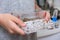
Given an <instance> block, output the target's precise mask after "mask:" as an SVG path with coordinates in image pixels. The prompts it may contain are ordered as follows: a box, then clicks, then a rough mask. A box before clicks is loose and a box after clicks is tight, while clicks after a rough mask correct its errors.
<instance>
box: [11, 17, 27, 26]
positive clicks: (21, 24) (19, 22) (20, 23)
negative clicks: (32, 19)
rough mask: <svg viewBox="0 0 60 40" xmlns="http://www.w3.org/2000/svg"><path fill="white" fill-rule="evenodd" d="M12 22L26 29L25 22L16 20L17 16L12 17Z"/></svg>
mask: <svg viewBox="0 0 60 40" xmlns="http://www.w3.org/2000/svg"><path fill="white" fill-rule="evenodd" d="M11 20H12V21H13V22H15V23H17V24H18V25H19V26H22V27H24V26H25V25H26V24H24V22H23V21H22V20H20V19H18V18H16V17H15V16H11Z"/></svg>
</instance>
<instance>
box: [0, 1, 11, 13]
mask: <svg viewBox="0 0 60 40" xmlns="http://www.w3.org/2000/svg"><path fill="white" fill-rule="evenodd" d="M9 11H10V9H9V0H0V13H7V12H9Z"/></svg>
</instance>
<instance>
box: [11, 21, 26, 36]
mask: <svg viewBox="0 0 60 40" xmlns="http://www.w3.org/2000/svg"><path fill="white" fill-rule="evenodd" d="M10 28H11V29H12V30H13V31H14V32H15V33H18V34H20V35H24V34H25V33H24V31H23V30H22V29H21V28H19V27H18V26H17V25H16V24H15V23H14V22H12V21H10Z"/></svg>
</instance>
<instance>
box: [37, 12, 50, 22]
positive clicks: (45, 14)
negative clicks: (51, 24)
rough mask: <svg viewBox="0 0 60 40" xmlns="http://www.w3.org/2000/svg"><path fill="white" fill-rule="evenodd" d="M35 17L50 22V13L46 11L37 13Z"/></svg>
mask: <svg viewBox="0 0 60 40" xmlns="http://www.w3.org/2000/svg"><path fill="white" fill-rule="evenodd" d="M36 16H38V17H39V18H44V19H45V21H47V22H48V21H49V20H50V13H49V12H47V11H39V12H37V13H36Z"/></svg>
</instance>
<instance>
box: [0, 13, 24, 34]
mask: <svg viewBox="0 0 60 40" xmlns="http://www.w3.org/2000/svg"><path fill="white" fill-rule="evenodd" d="M16 23H17V24H18V25H19V26H21V27H24V26H25V24H24V23H23V22H22V21H21V20H20V19H18V18H17V17H15V16H13V15H11V14H0V25H1V26H3V28H5V29H6V30H7V31H8V32H10V33H12V34H14V33H17V34H21V35H24V34H25V33H24V31H23V30H22V29H21V28H20V27H19V26H18V25H17V24H16Z"/></svg>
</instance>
